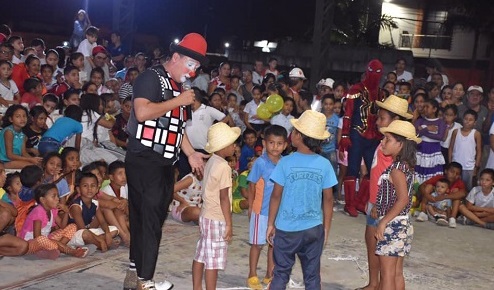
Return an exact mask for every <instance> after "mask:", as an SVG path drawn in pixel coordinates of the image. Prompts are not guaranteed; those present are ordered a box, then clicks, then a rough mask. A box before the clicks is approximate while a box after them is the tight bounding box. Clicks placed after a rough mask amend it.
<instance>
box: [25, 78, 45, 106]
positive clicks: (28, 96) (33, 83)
mask: <svg viewBox="0 0 494 290" xmlns="http://www.w3.org/2000/svg"><path fill="white" fill-rule="evenodd" d="M23 88H24V90H25V93H24V94H22V96H21V100H20V103H21V105H23V106H24V107H26V108H27V109H29V110H30V109H32V108H33V107H34V106H36V105H41V104H42V103H43V100H42V99H41V96H42V95H43V84H42V83H41V81H40V80H39V79H38V78H34V77H33V78H28V79H26V80H25V81H24V84H23Z"/></svg>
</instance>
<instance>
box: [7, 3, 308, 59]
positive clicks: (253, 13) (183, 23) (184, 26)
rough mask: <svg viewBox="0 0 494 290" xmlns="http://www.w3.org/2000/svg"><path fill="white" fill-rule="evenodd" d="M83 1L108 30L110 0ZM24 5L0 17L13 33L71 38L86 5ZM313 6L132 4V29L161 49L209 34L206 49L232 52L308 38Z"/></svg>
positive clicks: (98, 21)
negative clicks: (258, 43)
mask: <svg viewBox="0 0 494 290" xmlns="http://www.w3.org/2000/svg"><path fill="white" fill-rule="evenodd" d="M87 1H89V9H88V10H89V16H90V18H91V22H92V23H93V25H95V26H98V27H100V28H103V29H104V30H106V31H108V30H111V29H112V11H113V1H112V0H87ZM22 2H23V5H16V6H13V5H11V6H10V7H6V9H5V10H4V9H2V10H4V11H2V13H1V14H2V15H1V16H0V17H1V18H0V20H1V21H0V22H1V23H7V24H9V25H11V26H12V28H13V30H14V32H15V31H16V30H17V31H27V32H38V33H41V32H42V33H48V34H59V35H60V34H61V35H64V34H67V35H69V36H70V34H71V31H72V23H73V19H74V16H75V13H76V12H77V10H78V9H80V8H83V6H84V0H45V1H39V0H24V1H22ZM24 3H25V4H24ZM27 7H31V8H32V9H29V8H27ZM314 7H315V1H314V0H309V1H300V0H298V1H294V0H285V1H282V0H274V1H262V0H245V1H235V0H233V1H232V0H136V8H135V26H136V29H137V32H138V33H144V34H152V35H156V36H158V37H159V38H160V42H161V44H162V45H167V44H168V43H170V42H171V41H172V40H173V39H174V38H175V37H181V36H183V35H184V34H186V33H188V32H192V31H195V32H199V33H201V34H204V33H206V34H207V35H206V36H207V39H208V43H209V46H210V51H212V50H214V49H217V48H220V47H221V46H222V45H223V43H224V42H225V41H229V42H230V43H232V45H233V46H234V49H235V48H239V46H241V45H242V40H262V39H269V40H274V39H279V38H283V37H288V36H289V37H292V38H295V39H300V40H310V38H311V35H312V30H313V28H312V27H313V26H312V25H313V17H314Z"/></svg>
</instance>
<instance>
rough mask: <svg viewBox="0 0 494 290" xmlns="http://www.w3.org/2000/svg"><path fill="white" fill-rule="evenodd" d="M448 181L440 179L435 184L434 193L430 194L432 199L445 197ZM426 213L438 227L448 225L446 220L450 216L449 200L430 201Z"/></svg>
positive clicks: (447, 190) (447, 191)
mask: <svg viewBox="0 0 494 290" xmlns="http://www.w3.org/2000/svg"><path fill="white" fill-rule="evenodd" d="M449 184H450V183H449V180H448V179H447V178H441V179H439V180H438V181H437V182H436V186H435V189H436V190H435V191H434V192H433V193H431V196H432V197H433V198H436V197H438V196H443V197H445V196H447V194H448V193H449ZM427 213H428V214H429V215H430V216H432V217H434V219H435V221H436V224H437V225H439V226H447V225H449V223H448V219H449V217H450V216H451V199H449V198H447V197H446V198H445V199H442V200H439V201H432V202H431V201H430V202H429V203H428V204H427Z"/></svg>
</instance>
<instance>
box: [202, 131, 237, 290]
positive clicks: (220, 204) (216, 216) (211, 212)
mask: <svg viewBox="0 0 494 290" xmlns="http://www.w3.org/2000/svg"><path fill="white" fill-rule="evenodd" d="M238 136H240V128H238V127H233V128H231V127H229V126H228V125H227V124H225V123H223V122H219V123H216V124H214V125H212V126H211V127H210V128H209V130H208V143H207V144H206V146H205V147H204V149H205V150H206V151H207V152H208V153H212V154H213V155H212V156H211V157H210V158H209V160H208V162H207V163H206V166H205V168H204V183H203V184H204V193H203V206H202V210H201V216H200V218H199V227H200V231H201V234H200V238H199V241H198V242H197V247H196V253H195V256H194V261H193V263H192V282H193V289H194V290H200V289H202V278H203V271H204V268H206V271H205V272H206V273H205V276H206V289H207V290H213V289H216V282H217V279H218V270H223V269H224V268H225V266H226V253H227V250H228V243H229V242H230V241H231V239H232V236H233V229H232V213H231V207H232V202H231V200H232V178H231V168H230V166H228V162H227V161H226V160H225V157H227V156H232V155H233V154H234V152H235V143H234V142H235V140H237V138H238Z"/></svg>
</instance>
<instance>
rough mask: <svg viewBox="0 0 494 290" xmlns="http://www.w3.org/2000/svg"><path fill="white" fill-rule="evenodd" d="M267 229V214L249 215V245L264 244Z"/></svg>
mask: <svg viewBox="0 0 494 290" xmlns="http://www.w3.org/2000/svg"><path fill="white" fill-rule="evenodd" d="M267 230H268V216H265V215H260V214H257V213H252V214H251V215H250V227H249V243H250V244H251V245H265V244H266V231H267Z"/></svg>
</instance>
